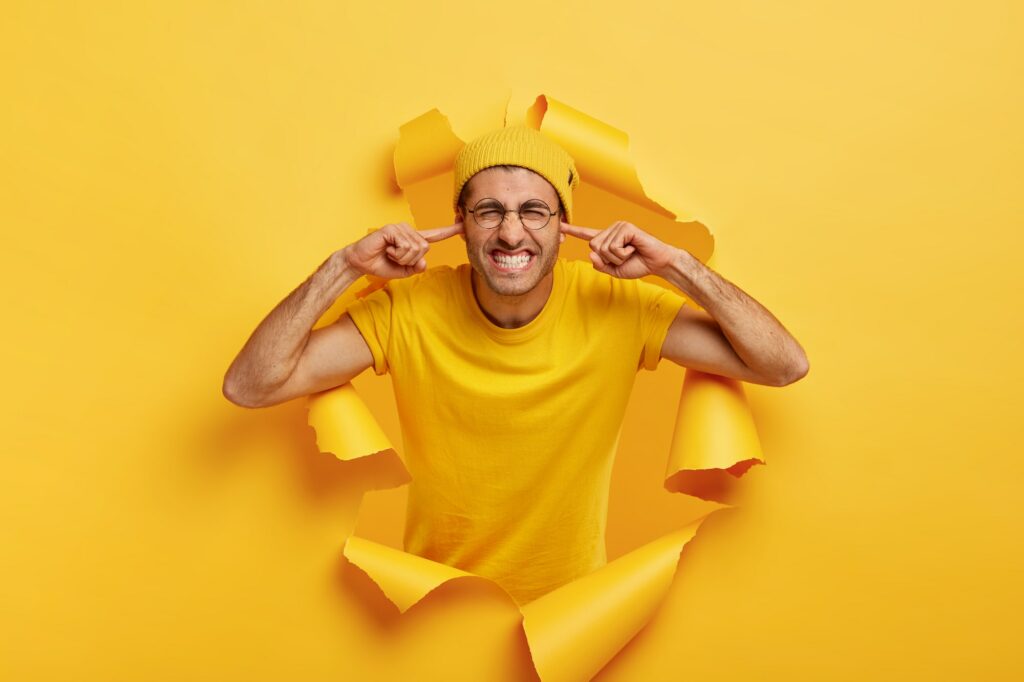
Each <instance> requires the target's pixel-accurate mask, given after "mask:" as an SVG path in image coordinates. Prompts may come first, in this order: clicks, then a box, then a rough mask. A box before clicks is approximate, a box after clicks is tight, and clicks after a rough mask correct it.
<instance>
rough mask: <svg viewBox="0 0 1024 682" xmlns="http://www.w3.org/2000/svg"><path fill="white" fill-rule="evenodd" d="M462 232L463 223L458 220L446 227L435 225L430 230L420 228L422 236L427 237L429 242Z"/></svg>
mask: <svg viewBox="0 0 1024 682" xmlns="http://www.w3.org/2000/svg"><path fill="white" fill-rule="evenodd" d="M460 232H462V223H461V222H457V223H454V224H452V225H447V226H445V227H433V228H431V229H429V230H420V231H419V233H420V236H421V237H423V238H424V239H426V240H427V241H428V242H439V241H441V240H442V239H448V237H453V236H455V235H457V234H459V233H460Z"/></svg>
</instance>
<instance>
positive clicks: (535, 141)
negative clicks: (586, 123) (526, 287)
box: [452, 125, 580, 223]
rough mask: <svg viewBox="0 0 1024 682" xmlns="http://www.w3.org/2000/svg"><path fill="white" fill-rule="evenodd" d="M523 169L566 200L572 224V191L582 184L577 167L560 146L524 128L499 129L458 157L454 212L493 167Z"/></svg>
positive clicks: (467, 146) (463, 150)
mask: <svg viewBox="0 0 1024 682" xmlns="http://www.w3.org/2000/svg"><path fill="white" fill-rule="evenodd" d="M505 164H508V165H511V166H522V167H523V168H529V169H530V170H532V171H533V172H535V173H537V174H539V175H541V176H543V177H544V179H545V180H547V181H548V182H550V183H551V185H552V186H553V187H554V188H555V191H556V192H558V196H559V197H560V198H561V199H562V206H563V207H564V208H565V219H566V220H567V221H568V222H570V223H571V222H572V190H573V189H575V188H576V186H577V185H579V184H580V176H579V173H577V172H576V163H575V162H574V161H573V159H572V157H571V156H569V153H568V152H567V151H565V150H564V149H562V148H561V147H560V146H558V144H557V143H556V142H555V141H554V140H552V139H551V138H549V137H547V136H546V135H543V134H541V133H540V132H539V131H537V130H534V129H533V128H528V127H526V126H523V125H514V126H508V127H506V128H499V129H498V130H495V131H494V132H491V133H487V134H486V135H482V136H480V137H478V138H476V139H475V140H473V141H471V142H469V143H467V144H466V146H465V147H463V148H462V150H461V151H460V152H459V155H458V156H457V157H455V195H454V198H453V199H452V208H457V207H458V205H459V194H461V193H462V188H463V186H464V185H465V184H466V183H467V182H469V179H470V178H471V177H473V176H474V175H476V174H477V173H479V172H480V171H482V170H484V169H485V168H490V167H491V166H502V165H505Z"/></svg>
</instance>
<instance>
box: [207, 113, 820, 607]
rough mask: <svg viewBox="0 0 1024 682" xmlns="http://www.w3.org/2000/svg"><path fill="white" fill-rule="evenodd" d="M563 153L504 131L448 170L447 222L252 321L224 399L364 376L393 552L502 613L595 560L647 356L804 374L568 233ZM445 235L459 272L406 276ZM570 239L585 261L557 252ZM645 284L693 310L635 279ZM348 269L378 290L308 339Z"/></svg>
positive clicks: (767, 322) (666, 268)
mask: <svg viewBox="0 0 1024 682" xmlns="http://www.w3.org/2000/svg"><path fill="white" fill-rule="evenodd" d="M578 183H579V177H578V174H577V172H576V167H575V164H574V162H573V160H572V158H571V157H570V156H569V154H567V153H566V152H565V151H564V150H563V149H562V148H561V147H559V146H558V145H556V144H555V143H554V142H553V141H551V140H550V139H548V138H547V137H546V136H544V135H542V134H541V133H539V132H537V131H535V130H532V129H529V128H526V127H521V126H513V127H508V128H503V129H501V130H498V131H495V132H492V133H489V134H487V135H484V136H482V137H480V138H478V139H476V140H474V141H472V142H470V143H469V144H467V145H466V146H465V147H464V148H463V150H462V151H461V152H460V153H459V156H458V158H457V159H456V163H455V187H454V192H453V205H454V209H455V217H456V222H455V223H454V224H453V225H450V226H447V227H441V228H434V229H429V230H421V231H417V230H414V229H412V228H411V227H410V226H409V225H407V224H404V223H399V224H393V225H386V226H384V227H383V228H381V229H379V230H377V231H375V232H373V233H371V234H369V235H368V236H366V237H364V238H362V239H360V240H358V241H356V242H354V243H352V244H350V245H348V246H346V247H345V248H343V249H341V250H340V251H337V252H335V253H334V254H332V255H331V256H330V257H329V258H328V259H327V260H326V261H324V263H323V264H322V265H321V266H320V268H319V269H318V270H317V271H316V272H315V273H314V274H313V275H311V276H310V278H309V279H307V280H306V281H305V282H304V283H303V284H302V285H300V286H299V287H298V288H297V289H296V290H295V291H293V292H292V293H291V294H290V295H289V296H288V297H287V298H285V299H284V300H283V301H282V302H281V303H280V304H278V306H277V307H276V308H275V309H274V310H273V311H271V313H270V314H269V315H268V316H267V318H266V319H265V320H263V322H261V323H260V325H259V326H258V327H257V329H256V331H255V332H254V333H253V335H252V336H251V337H250V338H249V340H248V342H247V343H246V344H245V347H244V348H243V349H242V351H241V352H240V353H239V355H238V357H237V358H236V359H235V361H234V363H232V365H231V367H230V368H229V370H228V372H227V375H226V376H225V381H224V394H225V396H226V397H228V399H230V400H231V401H232V402H235V403H237V404H239V405H243V406H246V407H265V406H270V405H275V404H278V403H281V402H283V401H286V400H290V399H292V398H295V397H299V396H303V395H307V394H310V393H313V392H317V391H323V390H326V389H329V388H332V387H335V386H338V385H340V384H343V383H345V382H347V381H349V380H350V379H352V378H353V377H354V376H356V375H357V374H359V373H360V372H362V371H363V370H364V369H367V368H368V367H373V368H374V371H375V372H376V373H377V374H384V373H385V372H388V373H390V374H391V376H392V382H393V386H394V391H395V398H396V402H397V405H398V410H399V418H400V421H401V425H402V436H403V445H404V453H403V454H404V460H405V463H406V466H407V468H408V469H409V472H410V474H411V476H412V482H411V483H410V488H409V502H408V510H407V517H406V528H405V549H406V551H408V552H411V553H413V554H417V555H420V556H424V557H426V558H429V559H433V560H435V561H439V562H442V563H446V564H449V565H452V566H456V567H458V568H461V569H463V570H466V571H469V572H471V573H475V574H477V575H482V576H485V577H488V578H491V579H492V580H494V581H495V582H497V583H498V584H500V585H502V586H503V587H504V588H505V589H506V590H507V591H508V592H509V593H510V594H511V595H512V596H513V598H515V599H516V600H517V601H518V602H519V603H521V604H522V603H526V602H529V601H531V600H532V599H534V598H536V597H538V596H540V595H542V594H544V593H546V592H548V591H550V590H552V589H554V588H556V587H558V586H560V585H562V584H564V583H566V582H569V581H571V580H574V579H575V578H578V577H580V576H582V575H585V574H587V573H589V572H591V571H593V570H595V569H597V568H599V567H600V566H601V565H603V564H604V563H605V562H606V556H605V545H604V530H605V520H606V512H607V501H608V490H609V477H610V474H611V466H612V460H613V457H614V453H615V450H616V446H617V443H618V437H619V430H620V427H621V422H622V417H623V414H624V412H625V408H626V403H627V400H628V398H629V394H630V391H631V389H632V385H633V381H634V379H635V376H636V372H637V371H638V370H639V368H641V367H643V368H646V369H651V370H653V369H654V368H655V367H656V366H657V364H658V361H659V359H660V358H662V357H666V358H669V359H670V360H672V361H674V362H676V363H678V364H680V365H684V366H686V367H693V368H696V369H699V370H702V371H705V372H711V373H716V374H720V375H724V376H728V377H733V378H735V379H739V380H742V381H747V382H751V383H757V384H764V385H770V386H783V385H785V384H788V383H791V382H793V381H795V380H797V379H799V378H800V377H802V376H803V375H804V374H806V372H807V368H808V365H807V359H806V357H805V355H804V353H803V350H802V349H801V348H800V345H799V344H798V343H797V342H796V340H795V339H793V337H792V336H791V335H790V334H788V333H787V332H786V330H785V329H784V328H783V327H782V325H781V324H780V323H779V322H778V321H777V320H776V319H775V318H774V317H773V316H772V315H771V313H769V312H768V311H767V310H765V309H764V308H763V307H762V306H760V305H759V304H758V303H757V302H755V301H754V300H753V299H751V298H750V297H749V296H747V295H746V294H744V293H743V292H742V291H740V290H739V289H738V288H736V287H735V286H733V285H732V284H730V283H728V282H726V281H725V280H724V279H722V278H721V277H719V276H718V275H716V274H715V273H714V272H712V271H711V270H710V269H708V268H707V267H705V266H704V265H703V264H701V263H700V262H699V261H698V260H697V259H696V258H694V257H693V256H692V255H690V254H689V253H688V252H686V251H685V250H682V249H678V248H675V247H673V246H670V245H668V244H665V243H662V242H661V241H659V240H657V239H655V238H654V237H652V236H651V235H649V234H647V233H645V232H644V231H643V230H642V229H640V228H639V227H637V226H635V225H632V224H630V223H627V222H622V221H620V222H616V223H614V224H613V225H612V226H611V227H609V228H607V229H605V230H595V229H590V228H585V227H579V226H576V225H573V224H572V190H573V188H574V187H575V186H576V185H578ZM456 234H457V235H460V236H461V238H462V239H463V240H465V242H466V253H467V256H468V258H469V264H464V265H462V266H459V267H458V268H450V267H437V268H431V269H429V270H428V269H426V260H425V255H426V254H427V252H428V250H429V248H430V244H431V243H432V242H436V241H438V240H442V239H447V238H450V237H452V236H454V235H456ZM567 235H568V236H572V237H576V238H580V239H585V240H588V241H589V243H590V247H591V253H590V260H591V263H590V264H586V263H583V262H580V261H566V260H564V259H560V258H559V257H558V251H559V245H560V244H561V243H562V242H563V241H564V240H565V238H566V236H567ZM648 274H654V275H657V276H660V277H662V278H664V279H665V280H667V281H668V282H670V283H672V284H673V285H675V286H676V287H677V288H678V289H680V290H681V291H683V292H685V293H686V294H687V295H688V296H690V297H691V298H692V299H693V300H694V301H696V302H697V303H698V304H700V305H701V306H702V307H703V308H704V309H705V310H706V311H707V312H701V311H697V310H695V309H690V308H686V307H683V302H684V300H683V298H682V297H680V296H678V295H676V294H674V293H672V292H671V291H669V290H668V289H666V288H663V287H659V286H655V285H653V284H650V283H648V282H644V281H641V280H639V279H638V278H640V277H643V276H645V275H648ZM361 275H376V276H379V277H383V278H386V279H387V280H388V282H387V284H386V285H385V286H384V287H383V288H382V289H380V290H378V291H376V292H374V293H372V294H371V295H369V296H367V297H365V298H364V299H362V300H360V301H357V302H356V303H354V304H352V305H351V306H349V308H348V310H347V312H346V313H345V314H344V315H342V317H341V318H340V319H339V320H338V321H337V322H336V323H335V324H333V325H331V326H328V327H325V328H322V329H318V330H316V331H310V330H311V327H312V326H313V325H314V324H315V323H316V321H317V320H318V319H319V318H320V316H321V315H322V314H323V313H324V312H325V311H326V310H327V309H328V308H329V307H330V306H331V304H332V303H333V302H334V301H335V299H336V298H337V297H338V296H339V295H340V294H341V293H342V292H344V291H345V290H346V289H347V288H348V287H349V286H350V285H351V284H352V283H353V282H354V281H356V279H357V278H359V277H360V276H361Z"/></svg>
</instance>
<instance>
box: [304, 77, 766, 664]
mask: <svg viewBox="0 0 1024 682" xmlns="http://www.w3.org/2000/svg"><path fill="white" fill-rule="evenodd" d="M511 120H512V116H511V114H510V115H508V116H507V117H506V121H507V122H508V121H511ZM516 122H520V121H516ZM521 122H526V123H527V124H528V125H531V126H533V127H535V128H537V129H539V130H541V131H542V132H543V133H545V134H548V135H550V136H551V137H552V138H554V139H555V140H556V141H557V142H559V143H560V144H561V145H563V146H564V147H565V148H566V149H567V150H568V151H569V152H570V153H571V154H572V155H573V157H574V158H575V160H576V164H577V168H578V170H579V172H580V179H581V185H580V187H579V188H578V190H577V192H576V195H575V197H574V205H575V206H576V207H577V209H576V217H575V222H576V223H578V224H581V225H588V226H599V227H600V226H605V225H607V224H609V223H610V222H612V221H614V220H617V219H624V220H630V221H631V222H634V223H636V224H639V225H642V226H643V227H644V229H646V230H648V231H650V232H651V233H652V234H654V235H655V236H657V237H658V238H659V239H661V240H663V241H666V242H668V243H672V244H675V245H676V246H680V247H682V248H685V249H687V250H688V251H690V253H692V254H694V255H695V256H696V257H698V258H699V259H700V260H701V261H702V262H706V261H707V259H708V258H709V257H710V256H711V252H712V250H713V246H714V240H713V238H712V236H711V234H710V231H709V230H708V229H707V228H706V227H705V226H704V225H703V224H701V223H700V222H697V221H693V220H685V221H681V220H677V219H676V216H675V215H674V214H673V213H672V212H671V211H669V210H668V209H666V208H665V207H663V206H662V205H661V204H659V203H657V202H655V201H653V200H652V199H650V198H649V197H647V196H646V195H645V194H644V191H643V188H642V187H641V185H640V182H639V180H638V178H637V173H636V169H635V167H634V165H633V163H632V161H631V160H630V157H629V151H628V138H627V137H626V134H625V133H623V132H622V131H619V130H617V129H615V128H613V127H611V126H609V125H607V124H605V123H603V122H601V121H598V120H596V119H594V118H592V117H590V116H587V115H586V114H584V113H582V112H580V111H577V110H575V109H572V108H571V107H569V106H567V105H565V104H562V103H560V102H558V101H556V100H553V99H551V98H549V97H546V96H543V95H542V96H540V97H538V98H536V100H535V101H534V102H533V103H532V105H531V106H530V107H529V108H528V109H527V110H526V113H525V115H524V116H523V119H522V121H521ZM461 144H462V141H461V140H459V139H458V137H457V136H455V134H454V133H453V132H452V129H451V127H450V125H449V123H448V120H447V119H446V118H445V117H444V116H443V115H442V114H441V113H440V112H439V111H438V110H436V109H434V110H431V111H429V112H427V113H425V114H423V115H422V116H419V117H417V118H416V119H414V120H412V121H410V122H409V123H406V124H405V125H403V126H402V127H401V133H400V139H399V142H398V145H397V147H396V150H395V176H396V178H397V179H398V182H399V185H400V186H401V188H402V190H403V192H404V193H405V196H406V198H407V200H408V201H409V204H410V207H411V210H412V213H413V217H414V221H415V223H416V225H417V227H418V228H419V229H426V228H429V227H435V226H440V225H445V224H449V223H450V222H451V220H452V218H453V212H452V206H451V191H452V164H453V161H454V159H455V155H456V154H457V153H458V150H459V148H460V146H461ZM576 242H577V240H569V241H567V242H566V243H565V244H563V251H562V255H564V256H565V257H567V258H572V257H576V258H581V259H584V260H587V259H588V258H587V254H586V245H585V244H582V243H576ZM574 249H575V253H574ZM430 257H431V264H432V265H441V264H447V265H453V266H455V265H457V264H459V263H461V262H464V261H465V249H464V247H463V245H462V243H461V242H460V241H458V240H446V241H444V242H440V243H438V244H435V245H434V247H433V248H432V249H431V254H430ZM651 281H652V282H655V283H658V284H660V285H662V286H670V285H667V283H665V282H663V281H662V280H660V279H659V278H651ZM347 300H351V296H350V297H347ZM346 305H347V303H346ZM342 309H343V308H340V307H339V306H338V305H335V306H334V307H332V311H329V312H328V314H327V315H325V318H326V317H327V316H330V315H332V314H333V316H335V317H336V316H337V315H336V314H337V313H340V310H342ZM309 423H310V425H312V426H313V428H314V429H315V430H316V433H317V443H318V446H319V448H320V450H321V451H322V452H331V453H333V454H334V455H336V456H337V457H339V458H340V459H343V460H351V459H356V458H361V457H370V458H375V459H379V460H380V461H381V462H382V466H384V464H383V463H384V462H390V465H392V466H393V465H394V463H395V462H396V461H397V456H396V453H395V450H394V448H393V447H392V445H391V444H390V443H389V442H388V441H387V438H386V437H385V436H384V434H383V432H382V431H381V429H380V427H379V426H378V425H377V423H376V421H375V420H374V418H373V416H372V415H371V414H370V412H369V410H368V409H367V408H366V406H365V405H364V404H363V403H362V401H361V400H360V398H359V396H358V395H357V394H356V392H355V390H354V389H353V388H352V387H351V386H350V385H345V386H342V387H339V388H336V389H332V390H330V391H325V392H324V393H321V394H318V395H316V396H313V397H311V399H310V411H309ZM763 461H764V458H763V455H762V453H761V449H760V444H759V441H758V438H757V431H756V428H755V426H754V421H753V417H752V415H751V412H750V408H749V406H748V404H747V401H746V397H745V395H744V392H743V388H742V384H741V383H740V382H738V381H735V380H732V379H728V378H725V377H720V376H716V375H711V374H706V373H703V372H698V371H695V370H687V372H686V377H685V380H684V382H683V387H682V391H681V396H680V401H679V408H678V412H677V416H676V424H675V432H674V437H673V440H672V446H671V449H670V452H669V457H668V466H667V470H666V477H665V487H666V489H668V490H670V491H673V492H684V493H687V494H690V495H695V496H698V497H701V498H702V499H707V500H714V501H718V502H726V501H728V500H729V499H731V492H732V483H733V482H734V481H735V480H736V479H737V478H738V477H739V476H741V475H742V474H743V473H745V472H746V470H747V469H748V468H749V467H750V466H752V465H754V464H757V463H761V462H763ZM404 480H408V479H407V475H406V479H404ZM401 482H403V481H400V482H399V483H398V484H400V483H401ZM390 503H391V504H393V505H400V504H401V501H400V499H399V498H396V499H394V500H391V501H390ZM360 518H361V519H362V518H363V512H362V511H361V512H360ZM705 518H706V516H705V517H703V518H700V519H696V520H693V521H692V522H690V523H689V524H687V525H686V526H684V527H683V528H680V529H679V530H677V531H674V532H671V533H668V534H666V535H664V536H662V537H661V538H659V539H657V540H654V541H653V542H649V543H647V544H645V545H643V546H642V547H638V548H636V549H634V550H633V551H631V552H629V553H627V554H625V555H623V556H620V557H618V558H617V559H615V560H614V561H611V562H609V563H608V564H607V565H605V566H603V567H602V568H600V569H598V570H597V571H594V572H593V573H591V574H589V575H587V576H584V577H582V578H580V579H578V580H575V581H573V582H571V583H569V584H566V585H564V586H562V587H560V588H558V589H556V590H554V591H552V592H550V593H548V594H546V595H544V596H542V597H540V598H538V599H536V600H534V601H532V602H530V603H528V604H525V605H523V606H521V607H519V606H517V605H516V603H515V601H514V600H513V599H512V598H511V596H508V595H507V593H506V596H508V600H509V604H510V607H512V608H518V609H519V610H520V612H521V614H522V617H523V629H524V633H525V636H526V639H527V641H528V643H529V648H530V654H531V657H532V664H533V666H534V668H535V670H536V672H537V674H538V676H539V677H540V678H541V679H542V680H544V681H545V682H548V681H558V682H562V681H569V680H589V679H591V678H592V677H593V676H594V675H595V674H596V673H597V672H598V671H599V670H600V669H601V668H602V667H604V666H605V665H606V664H607V663H608V662H609V661H610V660H612V659H613V658H614V657H615V656H616V655H617V654H618V652H619V651H621V649H622V647H623V646H624V645H625V644H626V643H628V642H629V640H630V639H632V638H633V637H634V636H635V635H636V634H637V632H639V631H640V630H641V629H642V628H643V627H644V625H646V623H647V622H648V621H649V619H650V617H651V615H652V614H653V613H654V611H655V610H656V609H657V608H658V606H659V604H660V603H661V601H662V600H663V598H664V595H665V593H666V591H667V590H668V587H669V585H670V584H671V583H672V580H673V578H674V576H675V572H676V568H677V566H678V563H679V560H680V555H681V553H682V552H683V550H684V548H685V547H686V545H687V543H688V542H689V541H690V540H691V539H692V538H693V537H694V536H695V535H696V533H697V531H698V530H699V528H700V526H701V523H702V522H703V520H704V519H705ZM360 531H361V528H360V525H359V524H357V528H356V532H355V533H354V534H353V536H352V537H350V538H348V540H347V541H346V542H345V546H344V554H345V557H346V558H347V559H348V561H349V562H350V563H351V564H352V565H354V566H356V567H357V568H358V569H359V570H361V571H363V572H364V573H365V574H366V575H367V576H369V577H370V578H371V579H372V580H373V582H374V583H375V584H376V585H377V587H378V588H379V589H380V590H381V592H382V593H383V594H384V595H385V596H386V597H387V598H388V599H389V600H390V601H391V603H392V604H394V606H395V607H396V608H397V609H398V610H399V611H400V612H402V613H404V612H405V611H407V610H408V609H410V608H412V607H413V606H414V605H415V604H417V603H418V602H420V601H422V600H424V599H426V598H428V597H429V595H430V594H431V593H432V592H434V591H435V590H437V588H438V587H440V586H441V585H443V584H446V583H449V582H452V581H463V582H466V581H474V582H481V581H482V582H485V583H489V584H490V585H492V586H493V587H494V588H496V589H498V590H501V588H500V586H498V585H497V584H495V583H493V582H492V581H490V580H488V579H486V578H483V577H480V576H475V575H473V574H471V573H467V572H465V571H462V570H459V569H457V568H453V567H450V566H446V565H443V564H440V563H437V562H434V561H430V560H428V559H424V558H422V557H418V556H414V555H411V554H409V553H406V552H403V551H401V550H400V549H397V548H396V547H394V546H388V544H383V543H381V542H375V541H373V540H371V539H369V538H365V537H362V536H361V535H360ZM389 542H391V543H393V544H397V542H396V539H395V538H391V539H390V540H389ZM502 592H504V590H502Z"/></svg>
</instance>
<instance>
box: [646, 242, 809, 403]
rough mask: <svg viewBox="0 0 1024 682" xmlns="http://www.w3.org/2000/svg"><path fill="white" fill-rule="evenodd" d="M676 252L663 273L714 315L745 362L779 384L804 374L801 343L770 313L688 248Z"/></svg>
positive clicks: (804, 364)
mask: <svg viewBox="0 0 1024 682" xmlns="http://www.w3.org/2000/svg"><path fill="white" fill-rule="evenodd" d="M678 252H679V253H678V256H677V257H676V258H675V259H674V260H673V263H672V266H671V267H670V268H668V270H667V271H666V273H665V274H664V275H663V277H664V278H665V279H666V280H668V281H669V282H671V283H672V284H673V285H675V286H676V287H677V288H679V289H680V290H682V291H683V292H684V293H685V294H686V295H687V296H689V297H690V298H692V299H693V300H694V301H695V302H696V303H697V304H698V305H700V307H701V308H703V309H704V310H705V311H707V313H708V314H709V315H711V317H713V318H714V319H715V322H717V323H718V326H719V327H720V328H721V330H722V333H723V334H724V335H725V337H726V338H727V339H728V340H729V343H730V344H731V345H732V347H733V349H734V350H735V351H736V354H737V355H738V356H739V357H740V359H742V360H743V362H744V363H745V364H746V365H747V366H748V367H750V368H751V369H752V370H754V371H755V372H757V373H759V374H761V375H762V376H764V377H769V378H773V379H775V380H776V381H778V382H779V383H789V382H790V381H795V380H796V379H798V378H799V377H801V376H803V375H804V374H806V373H807V366H808V363H807V356H806V354H805V353H804V350H803V348H801V347H800V344H799V343H798V342H797V340H796V339H795V338H793V336H792V335H791V334H790V333H789V332H788V331H786V328H785V327H783V326H782V324H781V323H780V322H779V321H778V320H777V319H776V318H775V316H774V315H772V314H771V312H769V311H768V310H767V309H766V308H765V307H764V306H762V305H761V304H760V303H758V302H757V301H755V300H754V299H753V298H751V297H750V296H748V295H747V294H746V293H744V292H743V291H742V290H741V289H740V288H739V287H737V286H735V285H734V284H732V283H731V282H729V281H727V280H726V279H725V278H723V277H722V276H721V275H719V274H718V273H716V272H715V271H713V270H712V269H711V268H709V267H707V266H706V265H704V264H703V263H701V262H700V261H699V260H697V259H696V258H695V257H694V256H693V255H692V254H690V253H689V252H687V251H685V250H683V249H679V250H678Z"/></svg>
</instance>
